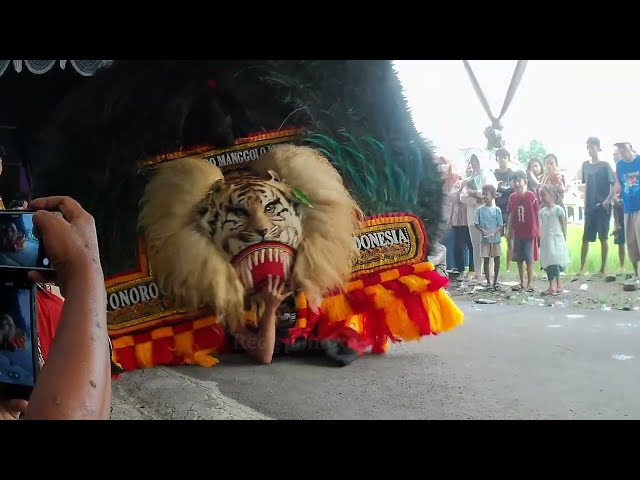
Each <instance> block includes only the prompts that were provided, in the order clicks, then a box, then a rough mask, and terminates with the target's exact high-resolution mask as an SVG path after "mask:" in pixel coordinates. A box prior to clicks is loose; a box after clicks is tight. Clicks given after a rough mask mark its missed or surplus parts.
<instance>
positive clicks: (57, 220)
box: [29, 197, 103, 296]
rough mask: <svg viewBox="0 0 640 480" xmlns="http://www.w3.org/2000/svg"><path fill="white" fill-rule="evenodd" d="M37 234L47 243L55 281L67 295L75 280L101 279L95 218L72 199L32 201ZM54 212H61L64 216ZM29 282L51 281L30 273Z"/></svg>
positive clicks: (49, 276) (37, 273)
mask: <svg viewBox="0 0 640 480" xmlns="http://www.w3.org/2000/svg"><path fill="white" fill-rule="evenodd" d="M29 209H30V210H34V211H35V213H34V216H33V224H34V230H35V235H36V236H37V237H38V238H39V239H40V240H41V241H42V242H43V243H44V246H45V249H46V251H47V255H48V256H49V259H50V260H51V263H52V265H53V268H54V270H55V278H56V280H57V283H59V285H60V290H61V293H62V295H63V296H65V290H66V289H67V287H68V286H69V284H70V283H73V282H74V281H79V282H82V281H84V279H86V278H90V277H92V278H96V274H99V275H97V277H98V278H102V277H103V274H102V267H101V266H100V254H99V250H98V242H97V236H96V225H95V221H94V219H93V217H92V216H91V215H90V214H89V213H87V212H86V211H85V210H84V209H83V208H82V207H81V206H80V204H79V203H78V202H77V201H75V200H74V199H72V198H70V197H45V198H38V199H36V200H33V201H32V202H31V204H30V205H29ZM52 211H59V212H60V213H62V217H61V216H59V215H55V214H53V213H52ZM29 279H30V280H31V281H33V282H36V283H46V282H47V281H51V280H52V278H51V275H48V274H46V273H44V272H40V271H35V270H34V271H30V272H29Z"/></svg>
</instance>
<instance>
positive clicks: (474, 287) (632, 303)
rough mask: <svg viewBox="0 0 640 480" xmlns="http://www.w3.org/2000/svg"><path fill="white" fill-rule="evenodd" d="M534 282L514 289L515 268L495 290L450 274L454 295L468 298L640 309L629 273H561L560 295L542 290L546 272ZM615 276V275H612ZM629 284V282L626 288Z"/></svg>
mask: <svg viewBox="0 0 640 480" xmlns="http://www.w3.org/2000/svg"><path fill="white" fill-rule="evenodd" d="M536 277H537V278H536V279H535V280H534V282H533V288H534V291H533V292H526V291H522V292H517V291H512V286H513V285H516V284H517V283H519V282H518V276H517V273H515V272H507V273H505V274H504V275H502V274H501V275H500V278H499V280H498V282H499V283H500V289H499V290H498V291H495V292H494V291H492V289H488V288H487V287H486V285H485V284H484V282H482V283H480V282H474V281H469V280H466V281H460V280H458V278H457V277H456V275H453V274H452V275H450V281H451V284H450V286H449V288H448V291H449V293H450V294H451V297H452V298H454V299H465V300H471V301H475V302H476V303H479V304H482V303H485V304H486V303H502V304H509V305H528V306H536V307H555V308H571V307H578V308H588V309H592V310H602V311H608V310H624V311H629V312H631V311H637V310H639V309H640V285H638V288H637V290H635V291H625V284H627V285H629V284H630V283H633V282H632V281H630V280H629V279H627V278H626V275H615V276H610V278H609V279H607V278H606V277H603V278H597V277H593V276H591V275H585V276H583V277H580V278H579V279H578V280H576V281H572V279H573V274H570V273H568V274H567V275H566V276H564V277H562V278H561V280H560V282H561V287H562V288H563V293H562V294H560V295H558V296H547V295H544V294H543V292H544V291H545V290H547V289H548V288H549V283H548V282H547V280H546V277H545V275H544V272H542V273H539V272H536ZM613 277H615V279H614V278H613ZM628 288H629V287H628V286H627V289H628Z"/></svg>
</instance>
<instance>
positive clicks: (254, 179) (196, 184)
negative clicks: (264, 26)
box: [139, 145, 362, 328]
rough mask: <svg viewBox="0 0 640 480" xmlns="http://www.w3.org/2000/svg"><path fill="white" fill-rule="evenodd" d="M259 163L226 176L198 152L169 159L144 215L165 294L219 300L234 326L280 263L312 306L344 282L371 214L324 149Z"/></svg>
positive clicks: (180, 302)
mask: <svg viewBox="0 0 640 480" xmlns="http://www.w3.org/2000/svg"><path fill="white" fill-rule="evenodd" d="M251 167H252V170H251V172H248V171H244V172H233V173H228V174H227V176H226V178H225V177H224V175H223V173H222V171H221V170H220V169H219V168H218V167H216V166H215V165H213V164H211V163H209V162H207V161H206V160H204V159H202V158H201V157H198V156H192V157H187V158H182V159H178V160H173V161H169V162H166V163H164V164H162V165H161V166H160V167H158V168H157V169H156V171H155V172H154V174H153V176H152V178H151V179H150V180H149V182H148V184H147V186H146V188H145V192H144V196H143V198H142V202H141V210H140V215H139V225H140V228H141V229H142V231H143V232H144V238H145V243H146V249H147V256H148V259H149V265H150V268H151V273H152V275H153V276H154V278H155V280H156V282H157V284H158V286H159V287H160V289H161V291H162V292H163V294H164V295H166V296H167V297H168V298H169V299H170V300H171V301H172V302H173V303H174V304H175V305H176V306H177V307H179V308H185V309H196V308H203V307H211V308H213V309H214V310H215V311H216V313H217V315H218V317H219V318H221V319H222V320H223V321H224V322H226V323H228V324H230V326H231V327H232V328H235V327H241V326H243V325H244V321H245V320H244V306H245V305H244V303H245V302H244V300H245V296H248V295H249V294H251V293H252V290H253V289H254V288H257V287H258V285H257V284H256V279H259V278H260V277H261V276H262V277H264V274H265V271H268V270H271V271H273V270H274V269H275V270H277V271H279V272H280V273H281V274H282V275H283V276H284V277H285V278H286V279H287V281H288V283H289V286H290V287H291V288H292V289H294V290H301V291H303V292H304V293H305V294H306V296H307V297H308V298H309V301H310V306H311V307H312V308H313V307H314V305H315V306H317V305H319V303H320V299H321V297H322V295H323V293H324V292H325V291H327V290H334V289H337V288H340V287H342V286H343V284H344V282H345V281H346V279H347V278H348V277H349V274H350V267H351V265H352V264H353V261H354V258H356V257H357V255H358V250H357V249H356V246H355V244H354V242H353V236H354V234H355V233H356V231H357V229H358V228H359V226H360V222H361V220H362V213H361V211H360V209H359V208H358V206H357V204H356V203H355V201H354V200H353V198H352V197H351V195H350V194H349V192H348V191H347V189H346V188H345V186H344V184H343V182H342V177H341V176H340V175H339V174H338V172H337V171H336V170H335V169H334V168H333V166H332V165H331V164H330V163H329V161H328V160H327V159H326V158H324V157H323V156H322V155H321V154H320V153H319V152H318V151H317V150H315V149H312V148H309V147H301V146H294V145H283V146H278V147H276V148H274V149H272V150H270V151H269V152H267V153H265V154H263V155H262V156H260V157H259V158H258V159H257V160H255V161H254V162H253V164H252V166H251ZM296 192H304V196H305V198H306V199H308V200H309V201H308V202H300V201H298V197H297V196H296V195H294V193H296ZM278 269H280V270H278Z"/></svg>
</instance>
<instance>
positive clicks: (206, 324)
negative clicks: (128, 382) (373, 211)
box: [112, 262, 464, 371]
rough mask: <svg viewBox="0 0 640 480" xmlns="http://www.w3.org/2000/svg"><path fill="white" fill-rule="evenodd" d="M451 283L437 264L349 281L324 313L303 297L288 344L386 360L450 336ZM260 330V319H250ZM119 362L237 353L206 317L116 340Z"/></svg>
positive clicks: (149, 363) (456, 316)
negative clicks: (398, 346) (328, 343)
mask: <svg viewBox="0 0 640 480" xmlns="http://www.w3.org/2000/svg"><path fill="white" fill-rule="evenodd" d="M447 283H448V279H447V278H445V277H443V276H442V275H440V274H438V273H437V272H436V271H435V270H434V267H433V265H432V264H431V263H429V262H423V263H419V264H415V265H406V266H401V267H398V268H394V269H390V270H386V271H383V272H379V273H375V274H371V275H368V276H365V277H363V278H360V279H358V280H353V281H351V282H349V283H348V284H347V285H346V286H345V289H344V291H341V292H335V293H333V294H329V295H327V296H325V298H324V299H323V301H322V305H321V307H320V311H319V312H315V313H314V312H313V311H311V310H310V309H309V308H308V304H307V299H306V298H305V296H304V295H303V294H299V295H298V297H297V299H296V300H297V309H298V316H297V321H296V325H295V327H294V328H292V329H290V332H289V335H290V336H289V338H287V339H284V340H283V341H284V342H285V343H293V342H295V341H296V340H298V339H300V338H304V339H315V340H323V339H339V340H342V341H344V342H345V343H346V344H347V345H348V346H350V347H351V348H354V349H355V350H356V351H358V352H359V353H364V352H365V351H367V350H370V351H371V352H372V353H383V352H385V351H386V350H387V348H388V346H389V343H390V342H400V341H415V340H419V339H420V338H422V337H424V336H427V335H437V334H439V333H442V332H447V331H450V330H452V329H454V328H455V327H457V326H458V325H461V324H462V323H463V321H464V314H463V313H462V311H461V310H460V309H459V308H458V307H457V306H456V304H455V303H454V302H453V300H452V299H451V298H450V297H449V295H448V294H447V292H446V291H444V290H443V287H445V286H446V285H447ZM247 317H248V318H247V321H248V322H251V323H255V320H256V319H255V312H247ZM112 343H113V358H112V359H113V361H114V362H115V363H116V364H118V365H119V366H121V368H122V369H124V370H125V371H131V370H135V369H136V368H151V367H154V366H158V365H185V364H188V365H200V366H203V367H211V366H213V365H215V364H217V363H218V360H217V359H216V358H214V357H213V356H212V354H214V353H224V352H228V351H230V350H231V349H230V345H229V343H228V340H227V338H226V335H225V332H224V329H223V327H222V326H221V325H220V324H219V323H218V322H217V320H216V318H215V317H212V316H211V317H205V318H202V319H198V320H195V321H188V322H183V323H181V324H178V325H173V326H167V327H161V328H157V329H154V330H152V331H150V332H145V333H140V334H135V335H127V336H122V337H118V338H114V339H112Z"/></svg>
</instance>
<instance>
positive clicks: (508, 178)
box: [493, 148, 515, 272]
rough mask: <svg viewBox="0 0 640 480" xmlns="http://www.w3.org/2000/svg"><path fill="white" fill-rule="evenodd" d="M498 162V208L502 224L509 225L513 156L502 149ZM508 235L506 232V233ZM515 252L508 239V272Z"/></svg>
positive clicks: (496, 172)
mask: <svg viewBox="0 0 640 480" xmlns="http://www.w3.org/2000/svg"><path fill="white" fill-rule="evenodd" d="M496 160H497V162H498V168H497V169H496V170H495V171H494V172H493V175H494V176H495V177H496V181H497V182H498V187H497V188H496V200H495V201H496V207H498V208H499V209H500V211H501V212H502V223H503V224H504V225H507V224H508V223H509V214H508V213H507V206H508V204H509V197H510V196H511V194H512V193H513V192H514V191H515V190H514V188H513V175H514V173H515V172H514V171H513V170H511V169H510V168H509V162H510V161H511V154H510V153H509V151H508V150H507V149H506V148H501V149H500V150H498V151H497V152H496ZM505 233H506V232H505ZM512 250H513V244H512V242H511V240H510V239H509V238H507V263H506V265H505V266H506V267H507V272H508V271H509V270H510V269H511V252H512Z"/></svg>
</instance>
